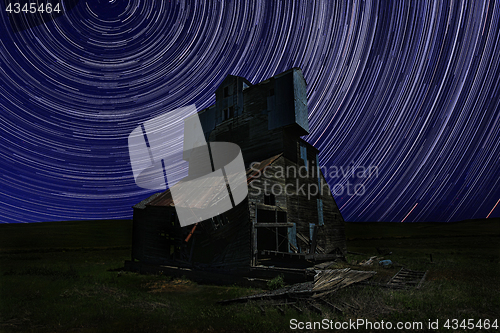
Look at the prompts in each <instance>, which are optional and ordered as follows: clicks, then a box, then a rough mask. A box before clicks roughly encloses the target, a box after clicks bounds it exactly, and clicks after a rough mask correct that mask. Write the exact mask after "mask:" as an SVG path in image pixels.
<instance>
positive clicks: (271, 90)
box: [269, 88, 274, 96]
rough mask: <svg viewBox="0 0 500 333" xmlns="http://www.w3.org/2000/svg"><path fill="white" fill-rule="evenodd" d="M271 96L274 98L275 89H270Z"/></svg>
mask: <svg viewBox="0 0 500 333" xmlns="http://www.w3.org/2000/svg"><path fill="white" fill-rule="evenodd" d="M269 96H274V88H271V89H269Z"/></svg>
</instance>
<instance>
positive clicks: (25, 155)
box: [0, 0, 500, 223]
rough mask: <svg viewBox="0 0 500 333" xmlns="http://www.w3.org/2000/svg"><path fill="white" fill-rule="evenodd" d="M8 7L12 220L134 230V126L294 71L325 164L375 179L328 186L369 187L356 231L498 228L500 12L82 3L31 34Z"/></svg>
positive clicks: (350, 198) (370, 5)
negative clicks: (223, 90) (117, 222)
mask: <svg viewBox="0 0 500 333" xmlns="http://www.w3.org/2000/svg"><path fill="white" fill-rule="evenodd" d="M0 8H1V9H2V15H1V21H0V132H1V138H0V158H1V161H2V162H1V164H0V176H1V178H0V186H1V196H0V205H1V207H2V208H1V209H2V214H1V217H0V222H1V223H14V222H39V221H59V220H84V219H111V218H131V215H132V209H131V206H132V205H133V204H135V203H137V202H138V201H140V200H142V199H144V198H145V197H147V196H148V195H149V194H150V193H151V192H148V191H146V190H143V189H140V188H139V187H137V186H136V185H135V182H134V179H133V176H132V171H131V168H130V160H129V157H128V148H127V137H128V134H129V133H130V132H131V131H132V130H133V129H134V128H135V127H137V126H138V125H139V124H140V123H143V122H144V121H147V120H148V119H151V118H153V117H155V116H158V115H160V114H162V113H164V112H166V111H169V110H173V109H176V108H178V107H182V106H186V105H189V104H196V105H197V107H198V109H202V108H205V107H207V106H209V105H211V104H213V103H214V101H215V99H214V95H213V94H214V91H215V89H216V88H217V86H218V85H219V84H220V83H221V82H222V80H223V79H224V78H225V77H226V76H227V75H229V74H232V75H239V76H243V77H245V78H247V79H248V80H249V81H251V82H254V83H256V82H261V81H263V80H265V79H267V78H269V77H271V76H273V75H275V74H278V73H280V72H283V71H285V70H287V69H289V68H291V67H300V68H301V69H302V71H303V73H304V76H305V79H306V81H307V83H308V103H309V121H310V129H311V131H310V134H309V135H308V136H307V137H305V139H306V140H307V141H309V142H310V143H312V144H314V145H315V146H316V147H318V148H319V149H320V151H321V154H320V164H321V165H324V166H326V167H332V166H338V167H341V166H343V167H347V166H351V167H361V166H364V167H368V166H376V167H377V168H378V174H377V177H369V178H365V179H361V178H356V177H354V178H353V177H350V176H348V175H346V176H340V177H327V180H328V182H329V184H330V186H332V187H333V186H335V185H336V184H340V185H344V186H345V185H347V183H348V182H351V183H353V184H363V186H364V189H365V191H364V193H363V195H347V194H346V193H343V194H335V199H336V201H337V204H338V205H339V207H341V212H342V214H343V216H344V218H345V219H346V220H348V221H397V222H400V221H405V222H413V221H456V220H462V219H468V218H485V217H489V218H492V217H499V216H500V208H499V205H498V202H499V200H500V105H499V104H500V87H499V85H500V80H499V77H500V67H499V66H500V62H499V61H498V59H499V56H500V25H499V24H500V3H499V2H498V1H357V2H352V1H314V2H311V1H245V2H240V1H217V2H216V1H198V2H192V1H189V2H183V1H153V0H144V1H141V0H128V1H127V0H125V1H114V2H109V1H103V0H86V1H84V0H81V1H80V2H79V3H78V5H76V6H75V7H74V8H73V9H72V10H71V11H70V12H68V13H66V14H65V15H64V16H61V17H59V18H57V19H55V20H54V21H52V22H48V23H47V24H45V25H40V26H37V27H33V28H31V29H27V30H24V31H19V32H14V30H13V29H12V27H11V24H10V21H9V18H8V17H7V15H6V13H5V8H4V7H3V2H2V3H1V4H0Z"/></svg>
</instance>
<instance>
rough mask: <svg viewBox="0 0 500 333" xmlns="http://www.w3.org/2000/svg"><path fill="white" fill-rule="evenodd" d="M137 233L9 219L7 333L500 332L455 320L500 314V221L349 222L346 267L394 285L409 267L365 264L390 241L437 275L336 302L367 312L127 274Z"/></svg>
mask: <svg viewBox="0 0 500 333" xmlns="http://www.w3.org/2000/svg"><path fill="white" fill-rule="evenodd" d="M131 231H132V223H131V221H78V222H53V223H34V224H22V225H19V224H16V225H0V332H18V331H22V332H73V331H74V332H287V331H290V320H291V319H297V320H298V321H303V322H307V321H321V320H322V319H324V318H328V319H331V320H333V321H334V322H342V321H348V320H349V319H351V320H356V319H366V320H370V321H372V322H376V321H377V322H380V321H381V320H384V321H386V322H387V321H390V322H391V323H394V324H395V323H396V322H415V321H418V322H422V323H423V327H424V328H425V327H426V325H427V324H428V321H429V320H431V321H436V320H439V328H440V331H443V332H452V331H464V332H465V331H467V332H469V331H483V332H485V331H491V332H493V331H496V330H495V329H493V328H490V329H489V330H485V329H484V327H483V328H479V327H475V328H474V329H463V328H460V327H459V326H458V327H457V329H456V330H454V329H446V328H444V327H443V324H444V323H445V322H446V320H447V319H450V320H451V319H457V320H458V323H459V324H460V323H461V321H462V320H463V319H466V320H468V319H472V320H473V322H474V324H477V323H478V321H479V320H481V322H482V323H484V320H485V319H488V320H489V321H490V322H491V323H492V322H494V320H500V315H499V314H500V293H499V287H500V283H499V282H500V274H499V273H500V270H499V268H500V242H499V241H500V220H499V219H489V220H475V221H464V222H457V223H448V224H444V223H412V224H401V223H399V224H397V223H347V224H346V234H347V239H348V243H347V244H348V250H349V251H350V252H355V253H360V254H349V255H348V256H347V263H339V264H338V265H337V266H338V267H351V268H353V269H369V270H376V271H377V275H375V277H374V279H373V280H374V281H375V282H381V283H384V282H387V281H388V279H389V278H390V277H391V276H392V275H394V274H395V273H396V272H397V271H398V270H399V269H400V267H393V268H389V269H384V268H380V267H377V266H372V267H366V268H363V267H360V266H357V265H356V262H359V261H360V260H366V259H368V257H370V256H373V255H378V252H377V250H376V248H379V249H383V250H384V251H387V252H388V251H390V252H392V254H390V255H385V256H384V258H387V259H391V260H392V261H394V262H396V263H399V264H401V265H404V266H405V267H407V268H410V269H414V270H426V271H428V275H427V280H426V282H425V283H424V285H423V287H422V288H421V289H419V290H391V289H387V288H381V287H376V286H367V285H353V286H351V287H349V288H345V289H342V290H340V291H338V292H337V293H335V294H333V295H332V296H331V301H332V302H334V303H339V302H345V303H348V304H350V305H353V306H354V307H355V308H356V309H353V310H352V311H349V312H345V313H339V312H332V310H331V309H329V308H327V307H322V309H323V314H322V315H319V314H316V313H315V312H311V311H309V310H305V311H304V312H303V313H302V314H301V313H298V312H297V311H296V310H295V309H293V308H291V307H285V308H284V309H285V313H284V314H281V313H280V312H278V310H277V309H276V308H275V307H273V306H272V302H260V303H258V304H257V303H246V304H234V305H224V306H223V305H218V304H216V302H217V301H218V300H223V299H228V298H234V297H239V296H244V295H249V294H253V293H256V292H260V291H261V290H259V289H250V288H243V287H238V286H212V285H199V284H196V283H193V282H191V281H188V280H186V279H172V278H170V277H168V276H163V275H159V276H155V275H139V274H136V273H130V272H123V271H122V270H121V268H122V267H123V262H124V261H125V260H127V259H129V258H130V244H131ZM430 254H432V258H433V262H432V263H431V262H430ZM259 305H261V306H262V307H263V308H264V309H265V314H262V313H261V309H260V307H259ZM497 323H498V322H497ZM451 324H452V323H451ZM498 324H500V323H498ZM351 331H355V332H358V331H359V332H361V331H366V330H363V329H358V330H351ZM394 331H398V330H394ZM407 331H408V332H413V331H418V330H411V329H409V330H407ZM419 331H420V332H423V331H428V330H427V329H424V330H419Z"/></svg>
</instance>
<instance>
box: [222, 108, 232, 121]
mask: <svg viewBox="0 0 500 333" xmlns="http://www.w3.org/2000/svg"><path fill="white" fill-rule="evenodd" d="M223 113H224V114H223V117H224V118H223V120H227V119H231V118H233V117H234V106H231V107H229V108H228V109H224V111H223Z"/></svg>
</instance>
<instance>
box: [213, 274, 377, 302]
mask: <svg viewBox="0 0 500 333" xmlns="http://www.w3.org/2000/svg"><path fill="white" fill-rule="evenodd" d="M315 272H316V275H315V276H314V281H308V282H303V283H296V284H293V285H290V286H286V287H284V288H281V289H277V290H274V291H269V292H265V293H261V294H257V295H250V296H246V297H240V298H234V299H229V300H224V301H220V302H219V303H221V304H229V303H241V302H248V301H251V300H265V299H286V300H295V301H296V300H298V299H301V300H311V301H312V300H315V299H319V298H321V297H322V296H325V295H327V294H330V293H333V292H335V291H337V290H339V289H341V288H344V287H347V286H349V285H351V284H353V283H357V282H361V281H364V280H367V279H369V278H371V277H372V276H373V275H375V274H376V272H374V271H357V270H351V269H350V268H345V269H331V270H316V271H315Z"/></svg>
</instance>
